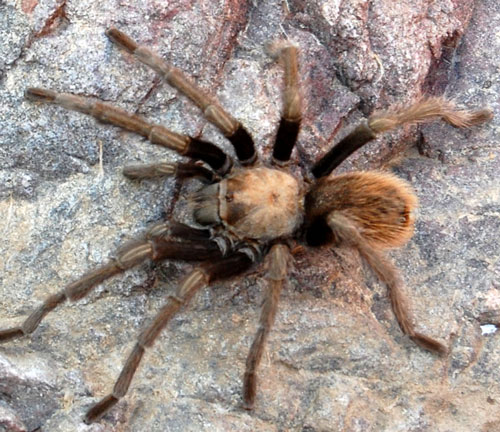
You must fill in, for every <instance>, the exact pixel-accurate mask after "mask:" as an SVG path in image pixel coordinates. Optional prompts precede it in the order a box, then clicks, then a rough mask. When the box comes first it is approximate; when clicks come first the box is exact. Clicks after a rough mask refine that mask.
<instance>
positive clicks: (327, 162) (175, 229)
mask: <svg viewBox="0 0 500 432" xmlns="http://www.w3.org/2000/svg"><path fill="white" fill-rule="evenodd" d="M106 34H107V36H108V37H109V39H110V40H111V41H112V42H113V43H115V44H116V45H118V46H119V47H120V48H122V49H124V50H125V51H127V52H128V53H130V54H132V55H133V56H134V57H135V58H136V59H137V60H139V61H140V62H142V63H144V64H146V65H147V66H149V67H151V68H152V69H153V70H154V71H156V72H157V73H158V74H159V75H160V76H161V77H162V78H163V79H164V80H165V81H166V82H167V83H168V84H170V85H171V86H173V87H174V88H176V89H177V90H178V91H179V92H181V93H183V94H184V95H185V96H187V97H188V98H189V99H191V101H192V102H194V103H195V104H196V105H197V106H198V107H199V108H200V109H201V110H202V112H203V114H204V116H205V117H206V119H207V120H208V121H210V122H211V123H213V124H214V125H215V126H216V127H217V128H218V129H219V130H220V131H221V132H222V133H223V134H224V136H225V137H226V138H227V139H228V140H229V141H230V142H231V144H232V145H233V147H234V151H235V154H236V158H237V163H235V161H233V158H232V157H230V156H229V155H228V154H226V153H225V152H223V151H222V150H221V149H219V148H218V147H216V146H215V145H213V144H211V143H209V142H206V141H202V140H200V139H198V138H194V137H190V136H186V135H181V134H178V133H175V132H172V131H170V130H168V129H167V128H165V127H163V126H160V125H156V124H152V123H149V122H148V121H147V120H145V119H143V118H141V117H139V116H137V115H134V114H129V113H127V112H125V111H123V110H121V109H119V108H116V107H113V106H111V105H109V104H105V103H103V102H99V101H94V100H90V99H87V98H84V97H80V96H75V95H72V94H67V93H58V92H55V91H52V90H47V89H41V88H29V89H27V90H26V97H27V98H29V99H31V100H35V101H41V102H47V103H53V104H57V105H60V106H62V107H64V108H67V109H70V110H76V111H80V112H83V113H85V114H88V115H91V116H93V117H95V118H96V119H97V120H98V121H100V122H104V123H109V124H112V125H115V126H118V127H121V128H124V129H126V130H128V131H132V132H135V133H137V134H139V135H142V136H144V137H146V138H147V139H148V140H149V141H150V142H151V143H152V144H156V145H160V146H164V147H167V148H168V149H171V150H174V151H175V152H177V153H178V154H180V155H182V156H185V157H186V158H190V159H192V161H190V162H182V163H168V162H164V163H156V164H150V165H140V166H128V167H125V168H124V171H123V172H124V175H125V176H126V177H128V178H130V179H145V178H160V177H165V176H175V177H176V178H178V179H188V178H197V179H198V180H200V181H201V182H203V183H204V185H203V186H202V187H201V188H200V189H199V190H198V191H197V192H195V193H194V194H193V195H191V196H190V197H188V200H189V201H190V203H191V205H192V217H193V219H194V222H195V223H196V224H194V223H191V225H188V224H184V223H180V222H175V221H162V222H160V223H158V224H156V225H154V226H152V227H151V228H150V229H149V230H147V232H146V233H145V234H144V235H143V237H142V238H138V239H136V240H134V241H132V242H130V243H128V244H125V245H124V246H122V247H121V248H120V249H118V250H117V251H116V253H115V256H114V258H113V259H111V260H110V261H109V262H107V263H105V264H104V265H102V266H100V267H98V268H96V269H94V270H91V271H89V272H87V273H85V274H84V275H83V276H82V277H80V278H79V279H78V280H76V281H75V282H72V283H70V284H69V285H67V286H65V287H64V288H63V289H62V290H60V291H58V292H57V293H55V294H53V295H51V296H49V297H48V298H47V299H46V300H45V302H44V303H43V304H42V305H41V306H40V307H38V309H36V310H35V311H34V312H32V314H31V315H30V316H29V317H28V318H27V319H26V320H25V321H24V322H23V323H22V324H21V325H20V326H18V327H12V328H8V329H5V330H0V342H7V341H9V340H11V339H16V338H19V337H21V336H24V335H27V334H30V333H32V332H33V331H34V330H35V329H36V328H37V327H38V325H39V324H40V322H41V321H42V319H43V318H44V317H45V316H46V315H47V314H48V313H49V312H51V311H52V310H54V309H55V308H56V307H57V306H58V305H60V304H61V303H63V302H65V301H66V300H70V301H76V300H79V299H81V298H83V297H85V296H86V295H88V294H89V293H90V292H91V291H92V289H93V288H94V287H95V286H96V285H98V284H100V283H101V282H103V281H104V280H106V279H108V278H110V277H112V276H115V275H117V274H120V273H122V272H124V271H126V270H128V269H131V268H132V267H134V266H137V265H138V264H140V263H142V262H144V261H145V260H148V259H149V260H153V261H160V260H166V259H173V260H181V261H200V264H199V265H198V266H197V267H196V268H195V269H194V270H192V271H191V272H190V273H189V274H188V275H187V276H186V277H185V278H184V279H182V281H181V282H180V283H179V285H178V287H177V289H176V291H175V293H174V294H172V295H170V296H169V298H168V300H167V302H166V304H165V305H164V306H163V307H162V308H161V309H160V311H159V312H158V313H157V315H156V316H155V318H154V319H153V320H152V322H151V323H150V324H149V325H148V326H147V327H146V328H145V329H144V330H143V331H142V332H141V333H140V334H139V336H138V338H137V341H136V343H135V346H134V348H133V349H132V352H131V353H130V355H129V357H128V358H127V360H126V361H125V365H124V366H123V369H122V371H121V373H120V375H119V377H118V379H117V381H116V383H115V385H114V387H113V390H112V391H111V393H109V394H108V395H107V396H105V397H104V398H103V399H101V400H100V401H99V402H97V403H96V404H94V405H93V406H92V407H91V408H90V409H89V410H88V411H87V413H86V414H85V417H84V421H85V422H86V423H92V422H95V421H97V420H99V419H100V418H101V417H102V416H103V415H104V414H106V413H107V412H108V411H109V410H110V409H111V408H112V407H113V406H114V405H115V404H116V403H117V402H118V401H119V400H120V399H121V398H122V397H124V396H125V394H126V393H127V391H128V389H129V386H130V384H131V382H132V378H133V376H134V374H135V372H136V370H137V368H138V366H139V364H140V362H141V359H142V357H143V355H144V353H145V351H146V350H147V349H148V348H151V347H152V345H153V344H154V342H155V341H156V339H157V337H158V336H159V334H160V333H161V332H162V330H163V329H164V328H165V326H166V325H167V324H168V322H169V321H170V319H171V318H172V317H173V316H174V315H175V314H176V313H177V312H178V311H179V310H180V309H181V307H183V306H186V305H187V304H188V303H189V301H190V300H191V298H192V297H193V296H194V295H195V294H196V292H197V291H199V290H200V289H201V288H202V287H205V286H207V285H209V284H211V283H212V282H214V281H216V280H223V279H228V278H230V277H233V276H236V275H240V274H242V273H244V272H245V271H247V270H248V269H250V268H251V267H252V266H255V265H256V264H257V263H259V262H262V261H264V262H265V268H266V272H267V273H266V278H267V288H266V291H265V295H264V300H263V305H262V311H261V315H260V320H259V326H258V330H257V333H256V335H255V338H254V340H253V343H252V345H251V348H250V352H249V354H248V357H247V360H246V368H245V373H244V377H243V402H244V407H245V408H247V409H252V408H253V406H254V403H255V399H256V387H257V369H258V366H259V363H260V361H261V358H262V354H263V349H264V344H265V342H266V339H267V337H268V335H269V332H270V329H271V327H272V325H273V322H274V320H275V316H276V312H277V306H278V299H279V295H280V291H281V290H282V287H283V285H284V283H285V281H286V278H287V269H288V267H289V265H290V263H291V260H292V258H293V254H292V249H293V247H294V245H302V246H301V247H303V248H304V249H305V250H307V248H318V247H335V246H339V245H348V246H351V247H354V248H356V249H357V250H358V251H359V253H360V255H361V256H362V257H363V259H364V260H365V261H366V262H367V263H368V264H369V266H370V267H371V268H372V269H373V271H374V272H375V273H376V274H377V276H378V277H379V278H380V280H381V281H382V282H384V283H385V285H386V286H387V288H388V291H389V297H390V301H391V305H392V309H393V311H394V314H395V316H396V319H397V322H398V323H399V326H400V328H401V330H402V331H403V332H404V333H405V334H407V335H408V337H409V338H410V339H412V340H413V341H414V342H415V343H417V344H418V345H420V346H421V347H423V348H424V349H427V350H430V351H434V352H437V353H440V354H445V353H446V352H447V347H446V346H445V345H444V344H442V343H441V342H439V341H437V340H435V339H433V338H431V337H429V336H427V335H424V334H422V333H419V332H418V331H417V330H416V329H415V324H414V318H413V317H412V314H411V312H410V305H409V300H408V298H407V297H406V296H405V294H404V292H403V288H402V287H403V283H402V280H401V278H400V276H399V275H398V272H397V270H396V269H395V267H394V266H393V264H392V263H391V262H390V260H389V259H388V258H387V257H386V256H385V254H384V250H385V249H389V248H394V247H399V246H402V245H403V244H404V243H405V242H406V241H408V240H409V239H410V237H411V236H412V234H413V224H414V218H413V210H414V209H415V207H416V205H417V198H416V196H415V193H414V191H413V189H412V188H411V186H410V185H409V184H408V183H407V182H406V181H404V180H402V179H399V178H397V177H396V176H395V175H393V174H390V173H386V172H382V171H365V172H350V173H346V174H341V175H336V176H335V175H330V174H331V173H332V171H333V170H334V169H335V168H336V167H337V166H338V165H339V164H341V163H342V162H343V161H344V160H345V159H346V158H347V157H348V156H349V155H351V154H352V153H353V152H354V151H356V150H357V149H359V148H360V147H361V146H363V145H364V144H366V143H367V142H369V141H371V140H373V139H374V138H375V137H376V136H377V135H378V134H380V133H382V132H385V131H388V130H390V129H393V128H395V127H397V126H400V125H403V124H409V123H422V122H427V121H430V120H432V119H434V118H442V119H443V120H445V121H446V122H448V123H450V124H451V125H453V126H455V127H470V126H473V125H476V124H480V123H482V122H484V121H486V120H488V119H490V118H491V112H490V111H489V110H487V109H481V110H478V111H460V110H457V109H456V108H455V106H454V104H453V102H451V101H449V100H446V99H444V98H438V97H426V98H422V99H420V100H418V101H417V102H416V103H414V104H413V105H411V106H409V107H406V108H399V109H392V110H388V111H383V112H376V113H374V114H373V115H371V116H370V117H369V118H368V119H367V121H366V122H364V123H362V124H361V125H359V126H357V127H356V128H355V129H354V130H353V131H352V132H351V133H349V134H348V135H347V136H346V137H345V138H343V139H342V140H340V141H339V142H338V143H337V144H336V145H335V146H333V147H332V148H331V149H330V150H329V151H328V152H327V153H326V154H324V155H323V156H322V157H321V158H320V159H319V160H318V161H317V162H316V163H315V164H314V165H313V166H312V167H311V168H310V174H309V175H308V177H307V178H297V176H295V175H292V174H291V172H290V171H289V169H288V164H289V162H290V156H291V153H292V150H293V147H294V146H295V143H296V141H297V136H298V134H299V130H300V126H301V97H300V90H299V76H298V49H297V47H295V46H293V45H292V44H290V43H289V42H286V41H280V42H278V43H275V44H273V45H272V46H271V49H270V51H271V54H272V55H273V56H274V57H275V58H276V59H277V60H278V61H279V62H280V63H281V64H282V67H283V69H284V81H285V83H284V89H283V110H282V115H281V120H280V123H279V127H278V130H277V134H276V138H275V142H274V147H273V154H272V159H271V161H270V163H264V162H263V161H261V160H260V159H259V158H258V155H257V152H256V150H255V146H254V142H253V140H252V138H251V136H250V135H249V133H248V132H247V131H246V129H245V128H244V127H243V126H242V125H241V124H240V123H239V122H238V121H237V120H235V119H234V118H233V117H232V116H231V115H230V114H228V113H227V112H226V111H225V110H224V109H223V108H222V107H221V106H220V105H219V104H218V103H217V102H216V101H215V100H214V99H212V98H211V97H210V96H208V95H207V94H205V93H204V92H203V91H202V90H201V89H200V88H199V87H197V86H196V84H195V83H193V82H192V81H191V80H190V79H189V78H188V77H186V76H185V75H184V74H183V73H182V72H181V71H180V70H179V69H176V68H175V67H172V66H170V65H169V64H167V63H166V62H165V61H164V60H162V58H161V57H160V56H158V55H157V54H155V53H154V52H152V51H151V50H149V49H148V48H147V47H145V46H141V45H138V44H137V43H136V42H135V41H134V40H132V39H131V38H130V37H129V36H127V35H126V34H124V33H123V32H121V31H119V30H117V29H115V28H111V29H109V30H108V31H107V32H106ZM193 225H195V226H193Z"/></svg>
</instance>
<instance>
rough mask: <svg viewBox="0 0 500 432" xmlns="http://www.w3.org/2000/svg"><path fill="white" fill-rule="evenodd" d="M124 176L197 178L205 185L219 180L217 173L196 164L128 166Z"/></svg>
mask: <svg viewBox="0 0 500 432" xmlns="http://www.w3.org/2000/svg"><path fill="white" fill-rule="evenodd" d="M123 175H124V176H125V177H128V178H130V179H134V180H138V179H150V178H158V177H170V176H175V177H177V178H179V179H185V178H192V177H196V178H198V179H199V180H201V181H202V182H204V183H214V182H215V181H217V180H218V176H217V175H215V173H214V172H213V171H211V170H209V169H207V168H205V167H203V166H201V165H198V164H195V163H169V162H162V163H156V164H149V165H128V166H126V167H125V168H123Z"/></svg>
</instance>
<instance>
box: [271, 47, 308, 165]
mask: <svg viewBox="0 0 500 432" xmlns="http://www.w3.org/2000/svg"><path fill="white" fill-rule="evenodd" d="M269 51H270V54H271V55H272V56H273V57H275V58H277V59H278V60H279V62H280V63H281V64H282V66H283V71H284V81H285V85H284V88H283V112H282V114H281V120H280V124H279V126H278V132H277V134H276V139H275V142H274V147H273V158H272V161H273V163H275V164H277V165H281V166H282V165H286V164H287V162H288V161H289V160H290V155H291V153H292V150H293V148H294V147H295V143H296V142H297V136H298V134H299V130H300V124H301V121H302V112H301V108H302V107H301V105H302V100H301V97H300V91H299V65H298V60H297V59H298V55H299V54H298V48H297V47H295V46H293V45H291V44H290V42H288V41H286V40H284V41H278V42H275V43H273V44H271V45H270V47H269Z"/></svg>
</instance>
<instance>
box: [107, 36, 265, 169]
mask: <svg viewBox="0 0 500 432" xmlns="http://www.w3.org/2000/svg"><path fill="white" fill-rule="evenodd" d="M106 34H107V36H108V37H109V39H110V40H111V41H112V42H113V43H115V44H117V45H118V46H119V47H121V48H123V49H125V50H126V51H128V52H129V53H131V54H132V55H134V57H136V58H137V59H138V60H139V61H140V62H141V63H144V64H146V65H148V66H149V67H150V68H152V69H153V70H154V71H155V72H156V73H158V74H159V75H160V76H162V77H163V78H164V79H165V81H166V82H167V83H168V84H170V85H171V86H172V87H174V88H176V89H177V90H179V91H180V92H181V93H183V94H184V95H185V96H187V97H188V98H189V99H190V100H191V101H192V102H193V103H194V104H196V105H197V106H198V107H199V108H200V109H201V110H202V112H203V114H204V116H205V117H206V119H207V120H208V121H209V122H211V123H212V124H214V125H215V126H217V127H218V128H219V129H220V131H221V132H222V133H223V134H224V135H225V136H226V138H227V139H228V140H229V141H230V142H231V144H232V145H233V147H234V149H235V151H236V155H237V156H238V159H239V160H240V162H241V163H242V164H243V165H251V164H253V163H254V162H255V160H256V159H257V153H256V151H255V146H254V143H253V140H252V138H251V137H250V135H249V134H248V132H247V131H246V129H245V128H244V127H243V126H242V125H241V123H240V122H238V121H237V120H236V119H234V118H233V117H232V116H231V115H230V114H228V113H227V112H226V111H225V110H224V109H223V108H222V107H221V106H220V105H219V104H218V103H216V102H215V101H214V100H213V99H212V98H211V97H210V96H208V95H207V94H206V93H205V92H204V91H203V90H202V89H201V88H199V87H198V86H197V85H196V84H195V83H194V82H193V81H191V80H190V79H189V78H188V77H186V75H185V74H184V73H183V72H181V71H180V70H179V69H177V68H175V67H173V66H171V65H169V64H168V63H166V62H165V61H164V60H163V59H162V58H161V57H160V56H159V55H158V54H156V53H154V52H153V51H151V50H150V49H149V48H147V47H145V46H142V45H139V44H137V43H136V42H135V41H134V40H132V39H131V38H130V37H129V36H127V35H126V34H125V33H123V32H121V31H120V30H118V29H116V28H111V29H109V30H108V31H107V32H106Z"/></svg>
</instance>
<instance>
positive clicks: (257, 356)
mask: <svg viewBox="0 0 500 432" xmlns="http://www.w3.org/2000/svg"><path fill="white" fill-rule="evenodd" d="M289 260H290V251H289V250H288V247H287V246H285V245H282V244H276V245H274V246H273V247H272V248H271V250H270V252H269V254H268V255H267V257H266V264H267V282H268V285H267V287H266V292H265V294H264V301H263V303H262V310H261V313H260V319H259V327H258V329H257V333H256V334H255V337H254V340H253V343H252V346H251V348H250V352H249V353H248V357H247V361H246V366H245V375H244V377H243V402H244V407H245V408H246V409H253V406H254V402H255V395H256V390H257V368H258V366H259V363H260V361H261V359H262V354H263V352H264V346H265V343H266V340H267V337H268V335H269V332H270V330H271V327H272V325H273V323H274V320H275V318H276V312H277V310H278V300H279V296H280V293H281V289H282V287H283V284H284V282H285V280H286V277H287V264H288V261H289Z"/></svg>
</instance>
